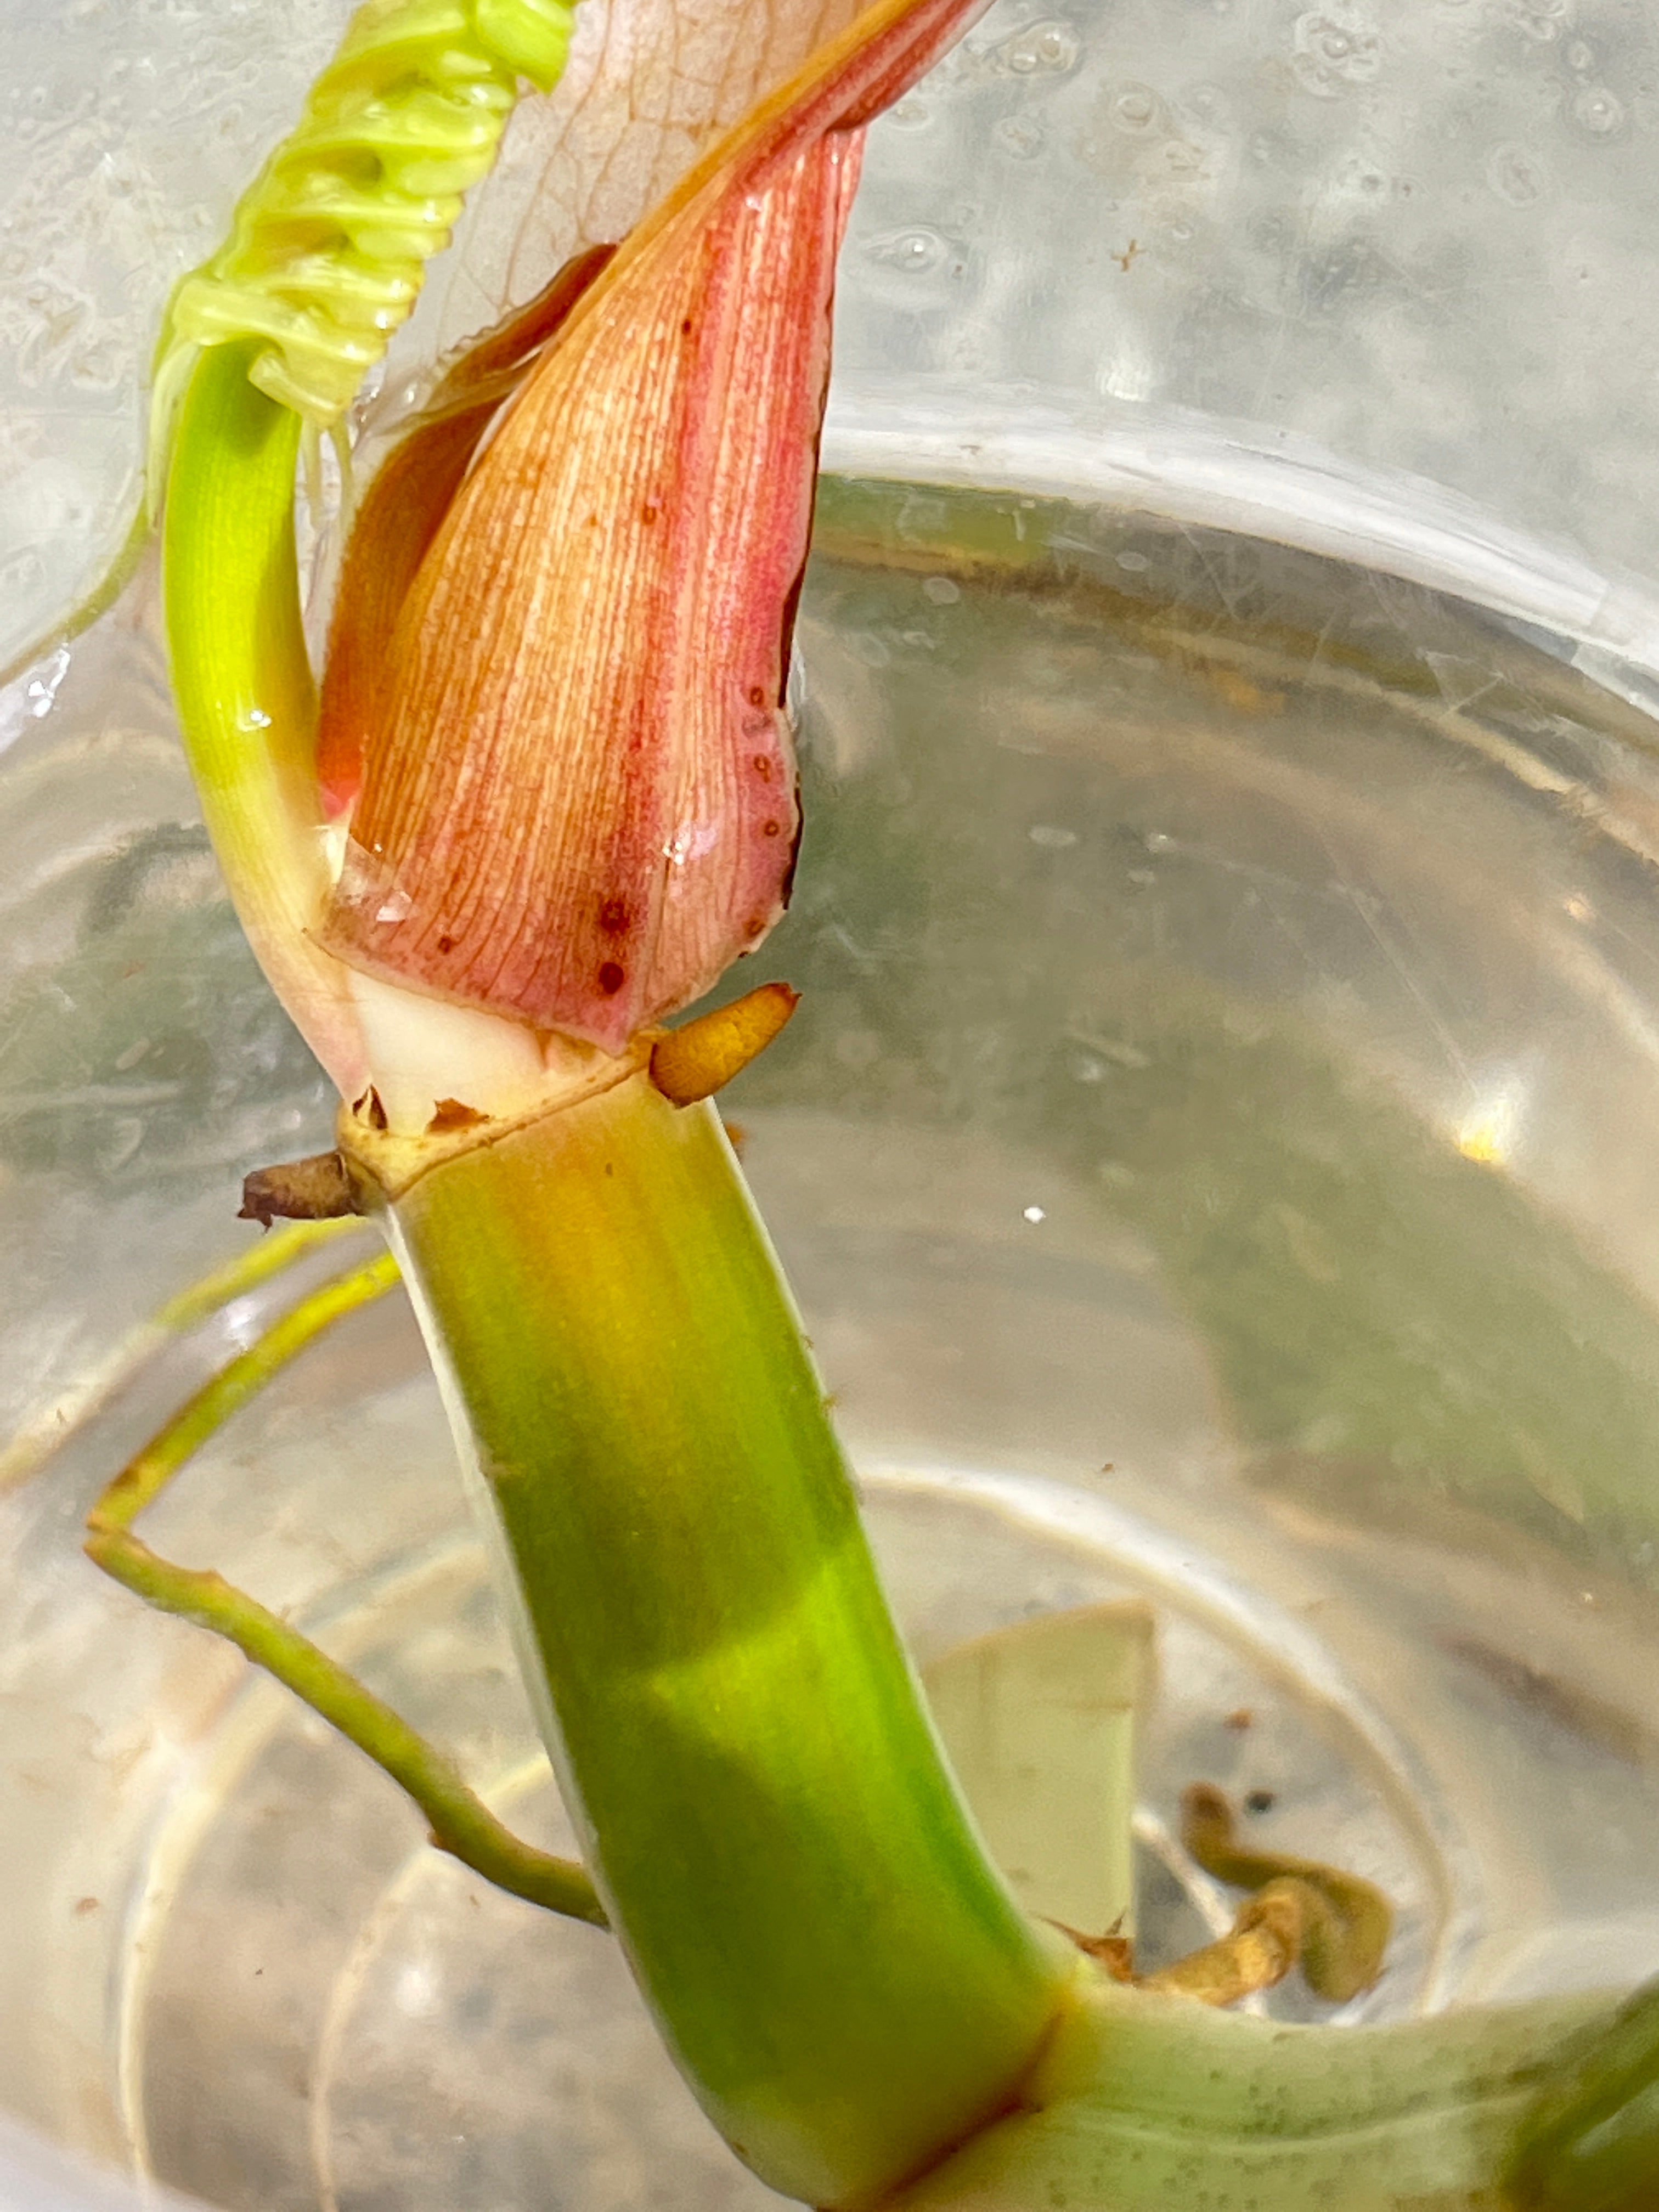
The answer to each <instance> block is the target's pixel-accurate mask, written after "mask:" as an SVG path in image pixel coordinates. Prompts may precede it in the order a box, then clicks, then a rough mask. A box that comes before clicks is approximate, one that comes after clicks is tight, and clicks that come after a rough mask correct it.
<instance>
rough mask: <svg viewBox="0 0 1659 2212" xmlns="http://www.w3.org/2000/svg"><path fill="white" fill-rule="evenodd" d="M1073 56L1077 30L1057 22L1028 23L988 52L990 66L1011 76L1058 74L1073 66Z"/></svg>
mask: <svg viewBox="0 0 1659 2212" xmlns="http://www.w3.org/2000/svg"><path fill="white" fill-rule="evenodd" d="M1077 58H1078V37H1077V33H1076V32H1075V31H1074V30H1073V28H1072V27H1071V25H1070V24H1069V23H1058V22H1049V23H1028V24H1027V25H1026V27H1025V28H1024V30H1023V31H1017V32H1016V33H1014V35H1013V37H1012V39H1006V40H1004V41H1003V43H1002V44H1001V45H1000V46H996V47H994V48H993V49H992V53H991V61H992V64H993V66H994V67H999V68H1001V69H1004V70H1006V71H1007V72H1008V74H1009V75H1010V76H1038V75H1039V74H1041V75H1043V76H1063V75H1064V74H1065V72H1066V70H1069V69H1073V68H1075V66H1076V64H1077Z"/></svg>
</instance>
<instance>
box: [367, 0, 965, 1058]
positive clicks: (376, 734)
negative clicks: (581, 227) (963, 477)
mask: <svg viewBox="0 0 1659 2212" xmlns="http://www.w3.org/2000/svg"><path fill="white" fill-rule="evenodd" d="M975 9H976V0H921V4H916V0H884V4H882V5H880V6H878V7H877V8H874V9H871V10H869V11H868V12H867V13H866V15H864V16H862V17H861V18H860V21H859V22H858V23H857V24H855V25H854V27H853V28H852V30H851V31H849V32H848V33H846V34H844V35H843V36H842V38H841V39H840V40H836V41H835V42H833V43H832V44H831V45H830V46H828V47H826V48H824V49H823V51H822V52H820V53H819V54H818V55H817V56H815V57H814V58H813V60H812V61H811V63H810V64H808V66H807V68H806V69H805V70H803V71H802V72H801V74H800V75H799V76H797V77H796V78H795V79H794V80H793V82H792V83H791V84H789V85H788V86H787V87H785V88H783V90H782V91H781V92H780V93H779V94H776V95H775V96H774V97H773V98H772V99H771V100H769V101H767V102H766V103H765V104H764V105H763V106H762V107H761V108H760V109H758V110H757V112H756V113H755V114H754V115H753V116H751V117H750V118H749V120H748V121H747V122H746V123H745V124H744V125H741V126H740V127H739V129H738V131H735V132H733V133H732V134H731V136H730V137H727V138H726V140H725V141H724V142H723V143H721V144H720V146H719V147H717V148H716V149H714V152H713V153H712V154H711V155H709V156H708V159H707V160H706V161H704V162H703V163H702V165H700V167H698V168H697V169H696V170H695V171H694V172H693V173H692V174H691V175H690V177H689V178H688V179H686V180H685V181H684V184H683V185H681V186H680V187H679V189H678V191H676V192H675V193H674V194H673V195H672V196H671V198H670V199H669V200H668V201H667V202H666V203H665V204H664V206H663V207H662V208H660V209H659V210H657V212H656V213H655V214H654V215H653V216H652V217H650V218H649V219H648V220H647V222H646V223H645V224H643V225H642V226H641V228H640V229H638V230H637V231H635V233H634V234H633V235H632V236H631V237H630V238H629V240H628V241H627V242H626V244H625V245H624V246H623V247H622V248H621V249H620V250H619V252H617V257H616V258H615V260H614V261H613V262H612V263H611V265H610V267H609V268H608V269H607V270H605V272H604V273H603V275H602V276H599V279H598V280H597V281H596V282H595V283H594V284H593V285H592V288H591V289H589V290H588V292H587V293H586V295H584V297H583V298H582V300H581V301H580V302H579V304H578V305H577V307H575V308H574V311H573V312H572V313H571V315H570V318H569V319H568V322H567V323H566V324H565V325H564V328H563V330H562V332H561V333H560V334H559V336H558V337H557V338H556V341H555V342H554V343H552V344H551V345H550V347H549V348H548V349H547V350H546V352H545V353H544V356H542V358H541V360H540V361H539V362H538V364H537V366H536V368H535V369H534V370H533V371H532V374H531V376H530V378H529V380H528V381H527V382H526V386H525V387H524V389H523V391H522V392H520V396H519V398H517V400H516V401H515V402H514V403H513V405H512V407H511V408H510V409H509V410H508V411H507V415H506V416H505V419H504V420H503V421H502V422H501V425H500V427H499V428H498V430H497V431H496V433H495V435H494V437H493V438H492V440H491V441H490V443H489V447H488V449H487V450H486V451H485V452H484V453H483V455H482V457H481V459H480V460H479V462H478V464H477V466H476V467H475V469H474V470H473V471H472V474H471V477H469V478H468V479H467V481H466V483H465V485H464V486H463V488H462V489H461V491H460V493H459V495H458V497H457V498H456V500H455V501H454V504H453V507H452V509H451V511H450V513H449V516H448V519H447V521H446V523H445V524H444V526H443V527H442V529H441V532H440V533H439V535H438V538H436V540H435V543H434V544H433V546H432V548H431V550H430V552H429V553H428V556H427V557H426V559H425V560H424V561H423V562H422V565H421V569H420V573H419V574H418V576H417V577H416V581H415V583H414V586H413V587H412V588H411V590H410V592H409V595H408V598H407V600H406V602H405V604H404V610H403V613H402V615H401V617H400V618H399V621H398V626H397V631H396V635H395V639H394V641H393V646H392V653H391V664H392V665H391V670H390V696H389V698H388V700H387V702H386V707H385V710H384V712H383V713H380V712H377V714H376V716H375V718H374V723H373V725H372V726H371V728H370V731H369V733H368V742H367V745H366V750H365V753H364V761H363V782H362V796H361V798H360V799H359V802H358V805H357V810H356V815H355V816H354V818H353V823H352V836H351V842H350V844H349V848H348V854H347V859H346V864H345V867H344V870H343V874H342V877H341V880H340V883H339V885H338V888H337V892H336V896H335V899H334V902H333V906H332V908H331V913H330V915H329V917H328V921H327V924H326V927H325V942H326V943H327V944H328V945H329V946H330V948H331V950H333V951H337V952H338V953H339V954H341V955H342V956H343V957H345V958H347V959H349V960H353V961H356V962H357V963H360V964H361V965H363V966H366V967H368V968H370V969H375V970H378V971H380V972H383V973H386V974H390V975H395V976H397V977H398V979H399V980H401V981H405V982H408V983H411V984H414V985H416V986H417V987H422V988H424V989H426V990H428V991H432V992H435V993H438V994H441V995H444V996H447V997H453V998H456V999H459V1000H465V1001H468V1002H470V1003H471V1004H474V1005H479V1006H488V1007H490V1008H493V1009H495V1010H496V1011H498V1012H504V1013H510V1014H514V1015H517V1016H518V1017H520V1018H522V1019H524V1020H526V1021H527V1022H529V1023H531V1024H534V1025H535V1026H537V1027H538V1028H550V1029H559V1030H567V1031H568V1032H570V1033H571V1034H573V1035H574V1036H580V1037H585V1038H587V1039H589V1040H590V1041H591V1042H593V1043H595V1044H598V1045H599V1046H601V1047H603V1048H605V1049H607V1050H611V1051H616V1050H618V1049H619V1048H621V1046H622V1045H623V1043H624V1042H626V1040H627V1038H628V1037H629V1036H631V1035H632V1034H633V1033H634V1032H635V1030H639V1029H641V1028H642V1027H643V1026H645V1025H646V1024H647V1023H649V1022H651V1021H653V1020H655V1019H657V1018H659V1017H660V1016H661V1015H663V1014H665V1013H668V1012H672V1011H673V1010H674V1009H675V1008H677V1007H678V1006H684V1005H685V1004H686V1003H687V1002H688V1001H689V1000H691V999H693V998H696V996H697V995H698V994H700V993H701V992H702V991H703V990H705V989H707V988H708V986H709V985H710V984H712V983H713V982H714V981H715V980H716V978H717V977H718V976H719V975H720V974H721V973H722V972H723V970H724V969H726V966H727V965H728V964H729V963H730V962H731V960H732V958H733V957H735V955H736V954H738V952H741V951H746V950H747V949H748V948H749V947H750V946H751V945H754V944H755V943H756V942H757V941H758V939H760V938H761V937H762V936H763V934H764V933H765V932H766V930H767V929H768V928H769V927H770V926H771V924H772V922H773V921H775V920H776V918H777V916H778V915H779V914H780V913H781V910H782V905H783V901H784V897H785V895H786V892H787V885H788V880H789V876H790V872H791V868H792V866H793V848H794V842H795V836H796V830H797V824H798V815H797V809H796V802H795V779H794V768H793V755H792V751H791V747H790V743H789V736H788V731H787V725H786V722H785V720H784V716H783V713H782V709H781V692H782V687H783V682H784V678H785V674H786V670H787V654H788V645H789V630H790V626H791V623H792V620H793V607H794V599H795V594H796V592H797V590H798V587H799V577H800V572H801V568H802V565H803V562H804V561H805V549H806V538H807V532H808V528H809V525H810V520H811V496H812V484H813V477H814V471H815V468H816V460H817V434H818V428H819V423H820V420H821V416H822V411H823V393H824V386H825V381H826V377H827V372H828V363H829V308H830V301H831V295H832V289H833V283H834V273H835V256H836V249H837V246H838V245H839V242H840V239H841V234H842V228H843V225H844V223H845V220H846V216H847V212H848V206H849V204H850V202H851V198H852V193H853V190H854V185H855V183H856V179H857V170H858V158H859V153H860V136H859V130H858V126H860V125H862V124H863V123H864V122H866V121H867V120H868V118H869V117H870V116H871V115H872V114H873V113H874V112H877V111H878V107H879V106H881V105H883V104H884V103H885V102H887V101H890V100H893V99H896V97H897V96H898V95H899V94H900V93H902V91H903V90H904V89H905V88H906V87H907V86H908V84H909V83H910V82H913V81H914V79H915V77H916V76H919V75H921V72H922V71H923V70H925V69H926V68H927V66H928V65H929V64H931V62H932V61H933V59H934V58H936V57H937V55H938V54H939V52H941V51H942V50H943V48H944V46H946V45H947V44H948V43H949V42H950V40H951V38H953V37H954V36H955V35H956V33H957V31H958V30H959V29H960V28H961V27H962V25H963V22H964V21H966V20H967V19H968V18H969V15H972V14H973V13H974V12H975Z"/></svg>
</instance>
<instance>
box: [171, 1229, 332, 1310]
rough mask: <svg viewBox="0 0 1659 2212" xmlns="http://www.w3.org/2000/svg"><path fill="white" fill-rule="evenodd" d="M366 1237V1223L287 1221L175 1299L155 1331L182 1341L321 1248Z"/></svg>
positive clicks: (180, 1292) (181, 1292) (172, 1299)
mask: <svg viewBox="0 0 1659 2212" xmlns="http://www.w3.org/2000/svg"><path fill="white" fill-rule="evenodd" d="M362 1233H363V1224H362V1222H361V1221H356V1220H343V1221H283V1222H280V1223H278V1225H277V1226H276V1228H275V1229H273V1230H272V1231H270V1235H269V1236H267V1237H260V1238H259V1240H258V1243H254V1244H250V1245H248V1246H247V1247H246V1249H244V1250H242V1251H240V1252H239V1253H238V1254H237V1255H236V1256H235V1258H234V1260H227V1261H225V1263H224V1265H223V1267H216V1268H214V1269H213V1271H212V1273H210V1274H206V1275H204V1276H202V1277H201V1278H200V1279H199V1280H197V1281H196V1282H194V1283H192V1284H191V1285H190V1286H189V1288H188V1289H187V1290H183V1291H179V1295H178V1296H177V1297H173V1298H169V1299H168V1300H167V1304H165V1305H164V1306H162V1307H161V1309H160V1310H158V1312H157V1313H156V1315H155V1320H154V1321H153V1322H151V1324H150V1327H151V1328H152V1329H153V1330H154V1331H155V1332H156V1333H157V1334H165V1335H167V1336H182V1335H184V1334H185V1332H186V1331H187V1330H190V1329H192V1328H196V1327H197V1325H198V1324H199V1323H200V1322H204V1321H206V1320H208V1319H209V1317H210V1316H211V1315H214V1314H216V1313H218V1312H219V1311H220V1310H222V1308H223V1307H225V1306H228V1305H229V1304H230V1303H231V1302H232V1300H233V1299H234V1298H240V1297H246V1295H247V1293H248V1292H249V1291H256V1290H258V1287H259V1285H261V1284H262V1283H268V1282H270V1280H271V1279H273V1278H274V1277H275V1276H277V1275H280V1274H282V1273H283V1272H284V1270H285V1269H287V1268H289V1267H293V1266H294V1264H295V1261H299V1260H302V1259H304V1258H305V1256H306V1255H307V1253H309V1252H314V1251H316V1250H318V1249H319V1248H320V1247H321V1246H324V1245H328V1244H337V1243H339V1241H340V1239H341V1238H342V1237H359V1236H362Z"/></svg>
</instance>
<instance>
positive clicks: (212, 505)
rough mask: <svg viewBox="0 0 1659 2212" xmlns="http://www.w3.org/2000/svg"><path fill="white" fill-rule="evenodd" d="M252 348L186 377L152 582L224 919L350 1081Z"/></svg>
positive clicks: (296, 608)
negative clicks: (229, 918) (221, 881)
mask: <svg viewBox="0 0 1659 2212" xmlns="http://www.w3.org/2000/svg"><path fill="white" fill-rule="evenodd" d="M257 351H258V348H257V346H256V345H255V343H253V342H252V341H251V340H250V341H246V342H244V343H238V344H228V345H219V346H212V347H210V348H209V349H207V350H206V351H204V353H203V354H202V356H201V357H200V358H199V360H198V361H197V363H196V366H195V368H194V370H193V371H192V372H191V377H190V381H189V384H188V386H187V388H186V390H185V398H184V401H183V404H182V405H181V408H180V410H179V422H178V425H177V429H176V433H175V436H174V441H173V464H172V468H171V471H170V473H169V476H168V479H167V513H166V516H165V519H164V523H163V534H162V585H163V590H164V593H165V598H166V605H167V647H168V653H169V658H170V662H171V668H172V676H173V696H174V698H175V701H176V702H177V705H178V709H179V729H180V731H181V732H182V734H183V737H184V740H185V751H186V753H187V755H188V756H189V759H190V766H191V774H192V775H193V776H194V778H195V781H196V787H197V792H198V793H199V794H200V797H201V802H202V814H203V818H204V821H205V822H206V823H207V827H208V833H209V835H210V837H211V838H212V840H213V846H214V850H215V851H216V854H218V856H219V860H220V864H221V866H222V868H223V870H224V873H225V878H226V882H227V884H228V889H229V891H230V895H231V898H232V901H233V902H234V905H235V908H236V912H237V916H238V918H239V919H240V921H241V924H242V927H243V928H244V929H245V930H246V933H247V936H248V939H249V942H250V944H251V945H252V947H253V950H254V952H255V954H256V955H257V956H258V959H259V962H260V964H261V965H262V966H263V967H264V970H265V973H266V975H268V976H269V977H270V981H271V982H272V984H273V985H274V987H275V988H276V993H277V995H278V996H279V997H280V998H281V999H282V1000H283V1004H284V1006H286V1007H287V1008H288V1010H289V1013H290V1014H291V1015H293V1017H294V1018H295V1021H296V1022H297V1023H298V1024H299V1027H300V1028H301V1030H302V1031H303V1033H304V1035H305V1036H306V1038H307V1042H309V1043H310V1044H311V1045H312V1046H313V1049H315V1050H316V1051H317V1052H318V1054H319V1057H320V1058H321V1059H322V1060H324V1062H325V1065H326V1066H328V1068H329V1072H330V1073H331V1074H333V1075H334V1076H335V1077H336V1079H337V1080H338V1081H340V1082H341V1083H342V1084H343V1085H345V1086H346V1087H347V1088H348V1089H349V1088H350V1087H351V1086H352V1085H354V1084H355V1083H356V1081H357V1080H358V1079H359V1078H360V1076H361V1049H360V1047H359V1045H358V1043H357V1039H356V1022H355V1019H354V1018H353V1017H352V1015H351V1013H350V1010H349V979H348V978H347V977H346V976H345V975H344V973H343V970H342V969H340V967H339V964H338V963H337V962H336V961H333V960H331V959H329V958H328V957H327V956H326V955H325V953H323V952H322V951H319V949H318V947H317V945H316V944H315V941H314V939H313V934H312V932H313V926H314V924H315V922H316V919H317V916H318V915H319V913H320V912H321V911H322V907H323V902H324V901H325V897H326V896H327V893H328V888H329V882H330V875H329V868H328V862H327V858H326V854H325V848H324V842H323V837H322V833H321V828H320V821H321V813H320V807H319V799H318V795H317V776H316V761H315V750H316V720H317V708H316V695H315V688H314V685H313V681H312V674H311V664H310V661H309V659H307V653H306V645H305V635H304V631H303V629H301V621H300V593H299V581H298V573H297V567H296V562H295V542H294V471H295V457H296V455H297V453H298V451H299V442H300V427H301V426H300V418H299V416H297V415H295V413H293V412H292V410H290V409H289V408H287V407H283V406H281V405H279V404H277V402H276V401H275V400H274V399H269V398H266V397H265V395H264V392H258V391H256V390H255V389H254V387H253V386H252V385H251V384H250V383H249V382H248V370H249V368H250V367H251V366H252V362H253V361H254V359H255V357H256V355H257Z"/></svg>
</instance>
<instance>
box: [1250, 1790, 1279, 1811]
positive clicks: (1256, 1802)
mask: <svg viewBox="0 0 1659 2212" xmlns="http://www.w3.org/2000/svg"><path fill="white" fill-rule="evenodd" d="M1278 1802H1279V1800H1278V1798H1277V1797H1276V1796H1274V1795H1273V1791H1272V1790H1249V1791H1248V1792H1247V1793H1246V1795H1245V1798H1244V1810H1245V1811H1246V1812H1247V1813H1271V1812H1272V1811H1273V1807H1274V1806H1275V1805H1276V1804H1278Z"/></svg>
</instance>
